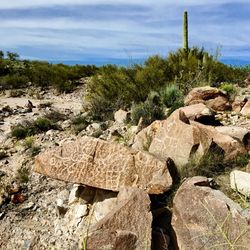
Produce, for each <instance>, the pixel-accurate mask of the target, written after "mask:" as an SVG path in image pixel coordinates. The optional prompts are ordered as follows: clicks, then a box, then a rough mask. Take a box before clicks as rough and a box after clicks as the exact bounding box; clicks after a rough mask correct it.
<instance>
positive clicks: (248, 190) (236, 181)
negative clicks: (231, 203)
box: [230, 170, 250, 197]
mask: <svg viewBox="0 0 250 250" xmlns="http://www.w3.org/2000/svg"><path fill="white" fill-rule="evenodd" d="M230 184H231V188H232V189H234V190H236V191H238V192H240V193H241V194H243V195H245V196H246V197H250V173H246V172H243V171H239V170H234V171H232V172H231V173H230Z"/></svg>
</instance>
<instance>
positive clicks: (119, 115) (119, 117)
mask: <svg viewBox="0 0 250 250" xmlns="http://www.w3.org/2000/svg"><path fill="white" fill-rule="evenodd" d="M114 118H115V121H116V122H117V123H120V124H124V123H125V122H126V120H127V118H128V112H127V111H125V110H122V109H119V110H118V111H116V112H115V114H114Z"/></svg>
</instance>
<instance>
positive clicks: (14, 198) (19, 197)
mask: <svg viewBox="0 0 250 250" xmlns="http://www.w3.org/2000/svg"><path fill="white" fill-rule="evenodd" d="M25 200H27V197H26V196H25V195H23V194H13V195H11V202H12V203H14V204H18V203H23V202H24V201H25Z"/></svg>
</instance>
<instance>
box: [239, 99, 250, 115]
mask: <svg viewBox="0 0 250 250" xmlns="http://www.w3.org/2000/svg"><path fill="white" fill-rule="evenodd" d="M240 113H241V114H242V115H244V116H249V115H250V101H247V103H246V104H245V105H244V106H243V108H242V110H241V111H240Z"/></svg>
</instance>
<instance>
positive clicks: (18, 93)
mask: <svg viewBox="0 0 250 250" xmlns="http://www.w3.org/2000/svg"><path fill="white" fill-rule="evenodd" d="M23 94H24V91H23V90H21V89H11V90H10V97H20V96H22V95H23Z"/></svg>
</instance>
